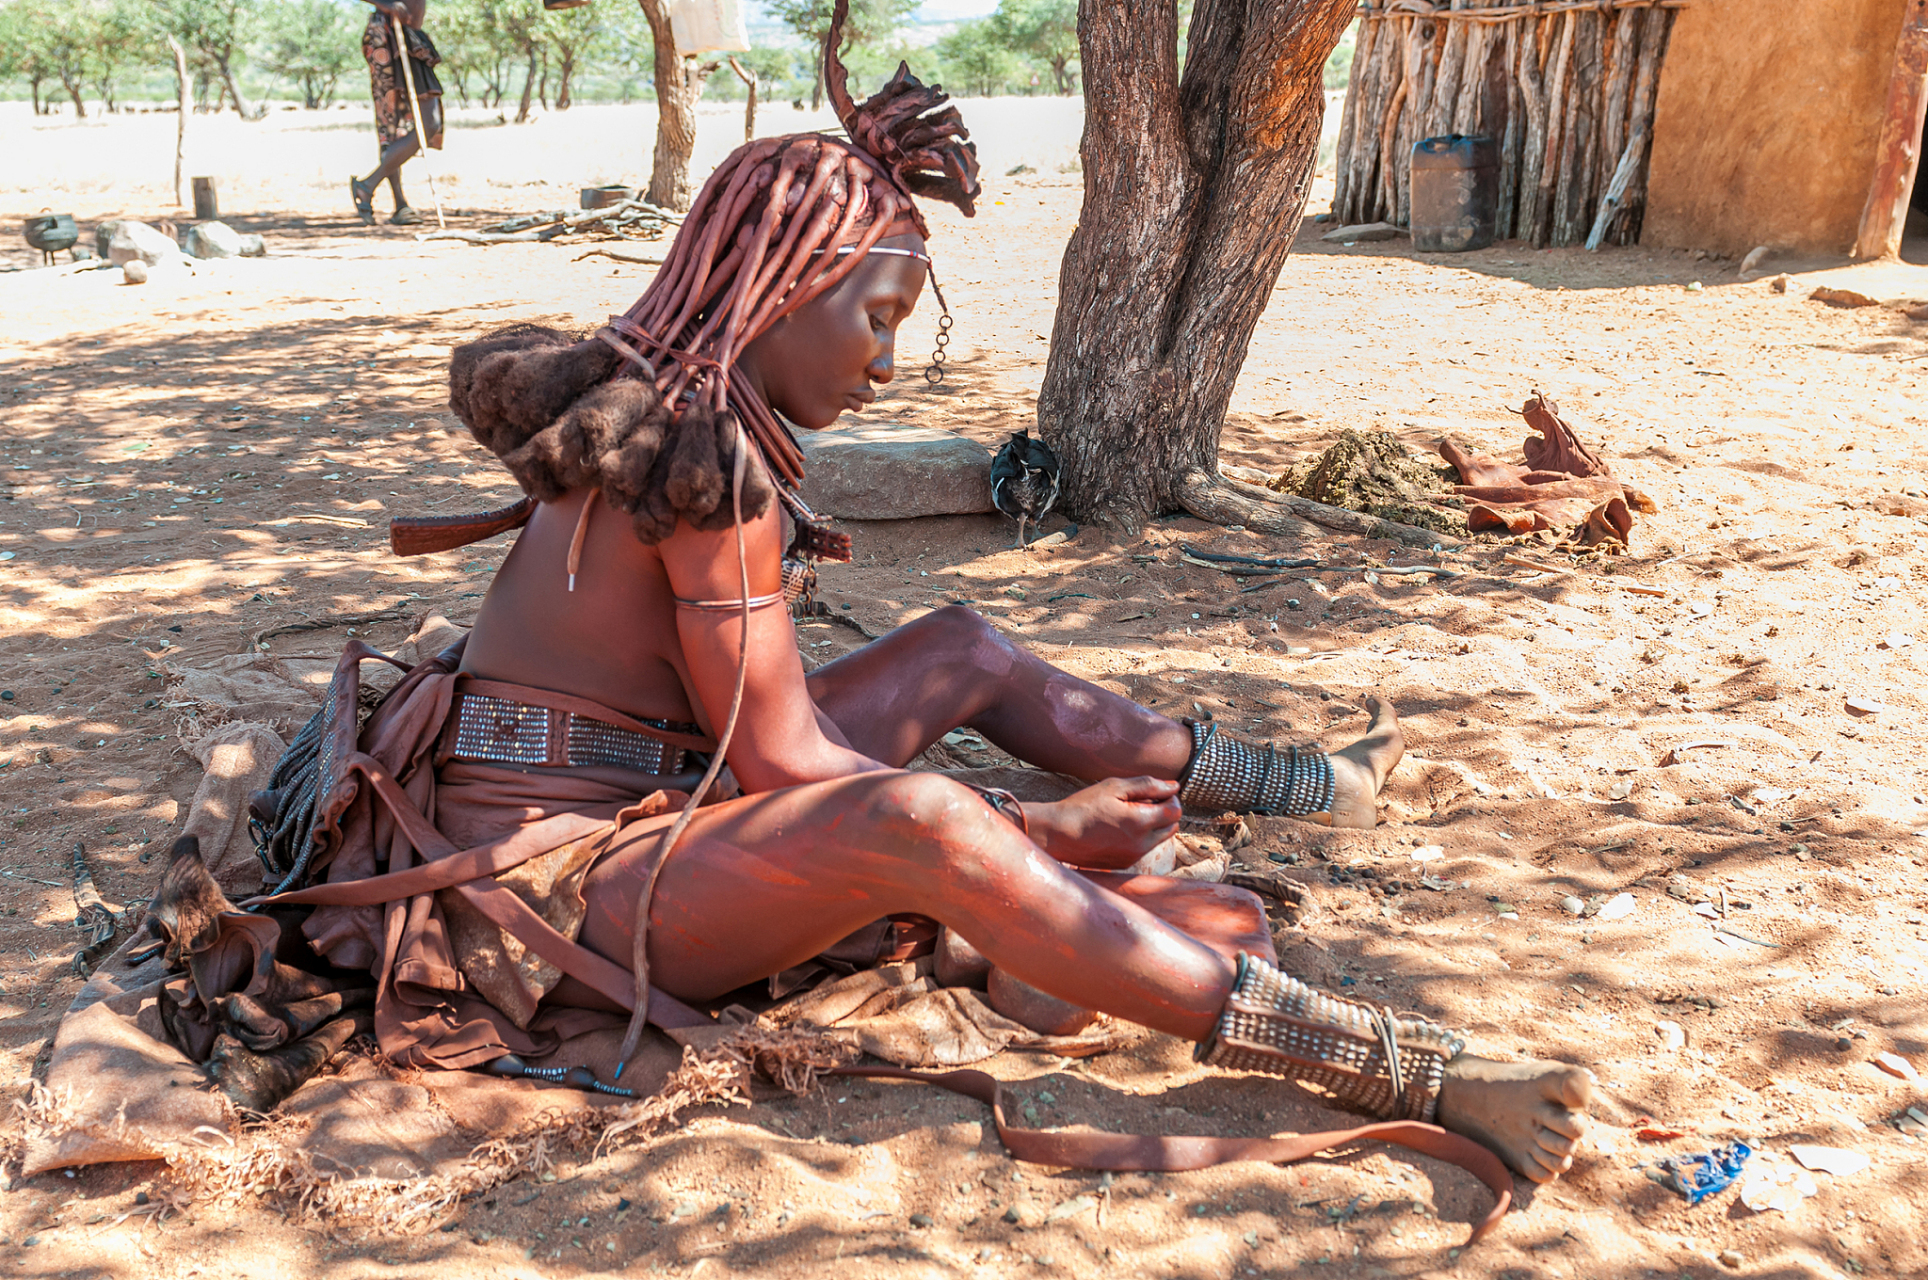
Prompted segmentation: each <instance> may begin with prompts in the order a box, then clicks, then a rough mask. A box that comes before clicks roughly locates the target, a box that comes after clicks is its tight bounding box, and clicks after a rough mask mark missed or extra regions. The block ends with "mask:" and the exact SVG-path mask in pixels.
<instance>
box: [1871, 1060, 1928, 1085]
mask: <svg viewBox="0 0 1928 1280" xmlns="http://www.w3.org/2000/svg"><path fill="white" fill-rule="evenodd" d="M1874 1065H1875V1066H1877V1067H1880V1068H1881V1069H1882V1070H1883V1071H1885V1072H1887V1073H1888V1074H1889V1075H1891V1076H1894V1077H1895V1078H1896V1079H1898V1080H1906V1081H1907V1082H1908V1083H1910V1084H1914V1083H1917V1082H1918V1081H1920V1079H1921V1073H1920V1072H1919V1071H1916V1070H1915V1066H1914V1064H1913V1063H1912V1062H1909V1061H1908V1060H1907V1059H1906V1058H1904V1057H1902V1056H1901V1055H1900V1054H1898V1053H1883V1054H1879V1055H1877V1056H1876V1058H1875V1060H1874Z"/></svg>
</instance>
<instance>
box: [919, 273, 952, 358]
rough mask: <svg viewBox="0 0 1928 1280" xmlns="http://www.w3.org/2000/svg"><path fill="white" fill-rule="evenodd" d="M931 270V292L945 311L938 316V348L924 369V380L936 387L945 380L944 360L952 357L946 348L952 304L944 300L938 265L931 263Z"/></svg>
mask: <svg viewBox="0 0 1928 1280" xmlns="http://www.w3.org/2000/svg"><path fill="white" fill-rule="evenodd" d="M929 270H930V277H931V292H932V293H934V294H936V295H937V308H938V310H939V311H941V312H943V314H942V315H940V316H938V317H937V350H935V351H933V352H931V362H930V365H929V366H928V367H927V368H926V369H925V370H924V381H926V382H928V383H930V384H931V385H932V386H933V387H934V386H936V385H937V384H938V383H940V382H942V381H943V380H944V362H945V361H946V360H948V359H950V353H949V352H947V351H946V350H945V349H944V348H946V347H948V346H950V345H951V308H950V304H949V303H947V302H945V301H944V290H943V288H942V287H940V286H939V285H938V283H937V267H936V265H935V264H931V265H930V267H929Z"/></svg>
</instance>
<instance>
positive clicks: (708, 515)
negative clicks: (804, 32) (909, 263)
mask: <svg viewBox="0 0 1928 1280" xmlns="http://www.w3.org/2000/svg"><path fill="white" fill-rule="evenodd" d="M847 11H848V5H847V0H838V3H837V8H836V13H835V15H834V19H833V22H832V25H831V30H830V33H829V35H828V36H827V37H826V39H825V41H824V71H825V81H826V83H827V85H828V86H829V90H830V99H831V102H832V104H833V106H835V108H836V111H837V116H838V119H839V120H841V121H842V122H843V125H844V128H845V129H846V130H847V131H848V133H849V140H848V141H845V140H844V139H840V138H834V137H830V136H828V135H825V134H815V133H804V134H792V135H789V136H787V137H780V138H768V139H759V140H758V141H755V142H751V143H746V144H745V145H744V146H742V147H739V148H737V150H736V151H734V152H732V153H731V154H730V156H729V158H728V159H726V160H725V161H724V162H723V163H722V164H721V165H720V166H718V168H717V170H716V172H715V173H714V174H712V175H711V176H710V180H709V181H708V182H706V183H705V184H704V185H703V189H702V191H701V192H700V193H699V194H698V195H697V197H696V200H695V202H694V203H693V204H692V205H691V207H690V211H689V214H688V216H687V217H686V218H685V219H684V221H683V226H682V229H681V230H680V231H679V232H678V233H677V236H676V240H675V243H674V244H673V245H671V247H670V251H669V255H668V257H667V258H666V259H665V261H664V263H663V265H662V267H661V268H660V269H659V270H658V271H657V273H656V278H655V280H654V281H652V282H651V284H650V286H649V288H648V290H647V291H645V292H644V294H643V296H642V297H641V298H639V299H638V300H637V301H636V304H635V305H634V306H632V307H631V308H630V309H629V310H628V311H627V312H626V313H624V314H623V315H621V316H617V317H614V318H613V319H612V320H611V321H610V323H609V325H608V326H607V327H605V328H603V329H600V330H598V331H597V332H596V333H595V334H594V335H593V336H590V337H588V338H582V337H580V336H577V335H571V334H566V333H562V332H560V331H558V330H554V329H545V328H541V327H538V326H534V325H517V326H515V327H512V328H509V329H503V330H499V331H497V332H495V333H491V334H489V335H488V336H487V337H484V338H482V339H481V340H479V341H477V342H472V343H468V344H466V345H464V346H461V347H458V348H456V350H455V354H454V358H453V359H452V360H451V361H450V364H449V407H450V408H451V409H452V410H454V412H455V415H456V416H457V417H458V418H460V419H461V420H462V421H463V423H465V424H466V425H467V426H468V428H469V430H470V432H471V433H473V434H474V436H475V438H476V439H477V440H478V441H480V442H481V443H482V444H483V445H485V446H486V447H487V448H488V449H489V450H490V451H491V452H493V453H494V454H495V455H496V456H497V457H499V458H501V459H502V461H503V463H504V464H505V465H506V466H507V467H508V468H509V471H510V473H511V474H513V475H514V476H515V478H516V481H517V483H519V484H520V485H521V486H522V488H523V489H524V490H525V491H526V492H528V493H529V494H531V495H533V496H534V497H536V498H537V499H539V500H541V501H544V502H551V501H554V500H555V499H557V498H560V497H561V496H562V495H563V494H565V493H567V492H569V491H570V490H573V489H578V488H583V487H586V486H595V487H599V488H600V489H601V490H602V494H603V497H604V498H605V499H606V500H607V501H608V502H609V503H610V505H612V506H614V507H616V508H617V509H618V510H621V511H624V512H627V513H629V515H630V516H631V517H632V519H633V521H634V524H635V529H636V536H637V537H638V538H640V539H641V540H642V541H644V542H646V543H655V542H660V541H661V540H662V539H664V538H666V537H668V536H669V535H670V533H671V532H672V531H674V529H675V528H676V522H677V520H678V519H679V518H680V519H682V520H684V521H686V522H688V523H689V524H690V525H692V526H693V527H695V528H698V529H718V528H724V527H727V526H728V525H729V524H730V523H731V521H732V520H733V519H734V516H733V514H732V507H731V503H730V501H729V494H728V488H729V481H728V477H729V475H730V474H731V471H732V468H733V466H734V464H735V458H736V448H737V440H738V439H739V438H740V437H739V423H740V424H741V426H742V429H743V431H744V432H747V435H748V437H749V439H750V440H751V441H752V443H753V445H754V446H755V447H754V450H753V454H754V455H755V456H753V457H752V459H751V465H750V466H749V467H748V468H747V473H746V475H747V478H746V481H745V484H744V490H743V514H744V516H745V517H746V518H754V517H756V516H760V515H762V514H763V513H764V511H766V510H767V509H768V508H769V504H770V500H771V498H772V496H773V495H774V490H773V489H772V487H771V475H770V474H769V473H771V472H774V473H775V477H776V478H777V479H779V480H781V481H785V482H787V483H790V484H796V483H798V482H799V481H801V480H802V478H803V468H802V455H801V454H800V453H799V451H798V449H797V446H796V442H795V441H794V440H793V439H791V437H790V435H789V432H788V431H787V430H786V429H785V428H784V427H783V426H782V424H780V423H779V422H778V421H777V419H776V416H775V414H774V413H772V412H771V410H770V407H769V405H768V404H766V403H765V402H764V401H763V399H762V397H761V396H759V395H757V394H756V393H755V392H754V391H753V390H752V389H751V388H750V387H749V386H748V385H746V384H745V383H744V381H743V379H742V377H741V376H740V375H739V374H738V373H737V372H736V369H735V362H736V358H737V356H739V355H740V354H742V351H743V349H744V347H746V346H748V345H749V344H750V343H751V342H753V341H755V340H756V338H757V337H758V336H759V335H761V334H763V333H764V332H766V331H767V330H768V329H769V328H770V326H771V325H773V324H775V323H776V322H777V321H778V320H780V319H782V318H783V317H784V316H787V315H789V314H790V313H791V312H793V311H795V310H796V309H797V308H799V307H801V306H803V305H805V304H806V303H808V302H810V301H811V300H812V299H814V298H816V297H819V296H821V295H822V294H823V293H825V292H827V291H829V290H830V289H833V288H835V287H836V286H837V285H838V284H839V283H841V282H842V280H843V279H844V277H845V276H847V275H848V274H849V273H850V272H851V271H853V270H855V269H856V267H857V266H858V264H859V263H860V261H861V260H862V257H863V255H864V253H866V252H868V251H869V249H870V248H871V247H872V246H874V245H875V244H876V243H877V242H878V241H879V240H881V239H883V238H884V237H885V236H886V235H891V234H896V233H898V232H901V231H905V230H909V229H912V228H914V229H915V230H916V232H917V234H918V235H920V236H922V235H924V234H925V226H924V220H923V218H922V216H921V215H920V214H919V213H918V212H917V210H916V207H915V206H914V204H913V203H912V201H911V195H912V193H913V192H914V193H916V194H917V195H920V196H926V197H930V198H934V199H941V200H946V201H948V202H950V203H952V204H955V205H956V206H957V207H958V208H960V209H962V210H963V211H964V212H965V213H966V214H970V213H972V212H974V205H973V201H974V200H975V199H976V197H977V196H978V195H979V194H980V188H979V186H978V181H977V173H978V168H977V148H976V147H975V145H973V144H972V143H971V142H969V141H968V139H969V136H970V134H969V131H968V130H966V129H965V128H964V125H963V122H962V121H961V120H960V119H959V118H958V114H957V109H956V108H955V107H946V106H945V105H944V104H945V103H947V102H948V101H949V98H948V97H947V96H946V95H945V93H944V92H943V90H942V88H941V87H940V86H937V85H930V86H925V85H924V84H922V83H920V82H919V81H918V79H917V77H915V76H913V75H912V74H911V73H910V68H909V67H908V66H907V65H900V66H899V67H898V69H897V74H896V75H895V76H893V77H891V79H890V81H889V82H888V83H886V84H885V85H884V87H883V88H882V89H881V90H879V91H878V92H877V93H876V94H875V95H874V96H872V97H871V98H869V99H867V100H866V101H864V102H862V103H860V104H859V103H853V102H852V101H851V99H850V95H849V93H848V92H847V89H846V81H847V73H846V72H845V70H844V67H843V63H842V61H841V60H840V59H839V58H838V56H837V53H838V46H839V44H840V43H841V40H842V34H843V21H844V18H845V16H846V15H847ZM759 464H760V465H759Z"/></svg>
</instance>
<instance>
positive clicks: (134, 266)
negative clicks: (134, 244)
mask: <svg viewBox="0 0 1928 1280" xmlns="http://www.w3.org/2000/svg"><path fill="white" fill-rule="evenodd" d="M121 278H122V280H123V281H124V282H125V283H127V284H146V283H147V264H146V263H145V262H142V261H141V260H140V259H139V258H135V259H133V260H132V261H130V262H123V263H122V264H121Z"/></svg>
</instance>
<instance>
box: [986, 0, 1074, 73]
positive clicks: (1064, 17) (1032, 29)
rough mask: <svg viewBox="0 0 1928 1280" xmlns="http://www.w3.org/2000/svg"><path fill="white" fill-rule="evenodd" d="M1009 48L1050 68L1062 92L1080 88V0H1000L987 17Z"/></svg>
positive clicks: (992, 27) (999, 37) (1000, 38)
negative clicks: (1075, 68)
mask: <svg viewBox="0 0 1928 1280" xmlns="http://www.w3.org/2000/svg"><path fill="white" fill-rule="evenodd" d="M988 21H989V22H990V24H991V29H992V30H993V31H994V32H996V34H997V36H998V39H999V40H1000V41H1001V42H1002V43H1003V44H1004V46H1005V47H1006V48H1007V49H1010V50H1011V51H1012V52H1014V53H1023V54H1029V55H1030V56H1032V57H1034V58H1037V59H1038V60H1039V61H1041V62H1044V63H1047V64H1049V65H1050V67H1051V74H1052V76H1053V77H1054V78H1055V79H1056V80H1057V84H1058V92H1059V93H1071V92H1074V91H1075V90H1076V89H1077V87H1078V73H1077V72H1076V71H1073V70H1071V66H1072V64H1073V63H1074V62H1076V61H1077V58H1078V0H999V4H998V7H997V12H996V13H995V14H993V15H991V17H990V19H989V20H988Z"/></svg>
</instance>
